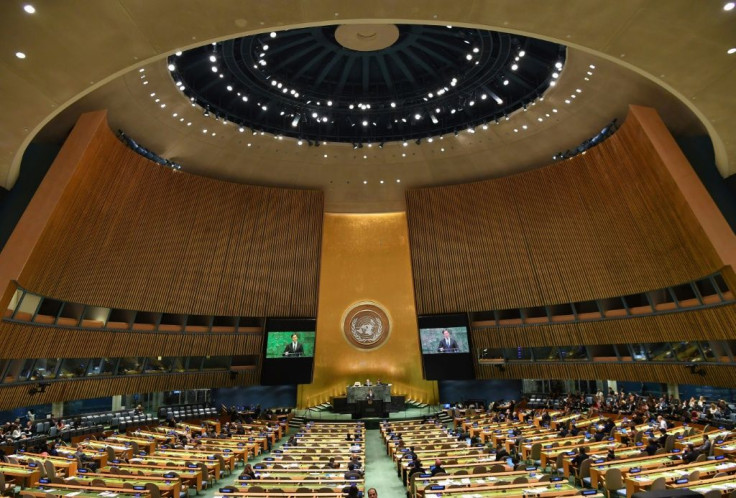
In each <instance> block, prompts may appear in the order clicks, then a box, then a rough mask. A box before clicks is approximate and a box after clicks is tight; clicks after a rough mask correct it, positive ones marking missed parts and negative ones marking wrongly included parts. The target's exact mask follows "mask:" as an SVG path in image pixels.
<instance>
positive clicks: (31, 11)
mask: <svg viewBox="0 0 736 498" xmlns="http://www.w3.org/2000/svg"><path fill="white" fill-rule="evenodd" d="M731 3H732V4H733V2H731ZM724 8H725V7H724ZM23 10H25V11H26V12H27V13H29V14H35V13H36V7H34V6H33V5H31V4H30V3H27V4H25V5H24V6H23ZM726 10H730V9H726Z"/></svg>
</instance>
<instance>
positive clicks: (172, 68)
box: [168, 64, 176, 71]
mask: <svg viewBox="0 0 736 498" xmlns="http://www.w3.org/2000/svg"><path fill="white" fill-rule="evenodd" d="M168 68H169V71H173V70H174V69H176V66H175V65H173V64H169V65H168Z"/></svg>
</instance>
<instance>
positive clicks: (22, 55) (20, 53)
mask: <svg viewBox="0 0 736 498" xmlns="http://www.w3.org/2000/svg"><path fill="white" fill-rule="evenodd" d="M15 56H16V57H17V58H19V59H25V58H26V54H24V53H23V52H16V53H15Z"/></svg>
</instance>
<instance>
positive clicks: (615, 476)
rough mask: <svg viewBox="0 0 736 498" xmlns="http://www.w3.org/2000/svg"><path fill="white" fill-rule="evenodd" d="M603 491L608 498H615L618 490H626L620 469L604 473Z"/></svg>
mask: <svg viewBox="0 0 736 498" xmlns="http://www.w3.org/2000/svg"><path fill="white" fill-rule="evenodd" d="M603 489H604V490H605V491H606V496H608V498H611V497H614V496H616V492H617V491H618V490H619V489H623V490H626V485H625V484H624V480H623V478H622V477H621V469H608V470H607V471H606V475H605V480H604V482H603Z"/></svg>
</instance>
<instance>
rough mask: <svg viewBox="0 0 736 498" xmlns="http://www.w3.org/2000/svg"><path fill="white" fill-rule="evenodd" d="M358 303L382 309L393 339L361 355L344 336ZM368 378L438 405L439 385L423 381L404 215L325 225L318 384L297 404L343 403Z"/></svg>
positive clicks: (337, 219)
mask: <svg viewBox="0 0 736 498" xmlns="http://www.w3.org/2000/svg"><path fill="white" fill-rule="evenodd" d="M359 302H374V303H376V304H378V305H379V306H380V307H381V308H383V309H384V310H386V312H387V315H388V318H389V320H390V323H391V332H390V335H389V337H388V339H387V340H386V342H384V343H383V344H382V345H380V346H379V347H377V348H375V349H370V350H365V349H358V348H357V347H355V346H353V345H351V344H349V343H348V341H347V339H346V338H345V336H344V335H343V332H342V320H343V318H344V315H345V311H346V310H347V309H348V308H351V307H352V306H353V305H355V304H357V303H359ZM366 378H370V379H372V380H373V381H375V380H376V379H381V380H382V381H383V382H389V383H391V384H393V390H392V393H393V394H401V395H406V396H407V397H409V398H412V399H416V400H420V401H424V402H429V403H435V402H437V399H438V394H437V383H436V382H434V381H426V380H423V379H422V359H421V356H420V350H419V337H418V332H417V320H416V309H415V306H414V288H413V284H412V273H411V259H410V255H409V235H408V228H407V223H406V215H405V214H404V213H389V214H368V215H341V214H326V215H325V219H324V225H323V236H322V261H321V264H320V285H319V304H318V311H317V342H316V346H315V358H314V380H313V382H312V384H307V385H303V386H300V387H299V394H298V401H297V404H298V405H299V406H300V407H302V408H304V407H308V406H313V405H316V404H318V403H323V402H327V401H329V400H330V397H332V396H343V395H344V394H345V386H347V385H348V384H352V383H354V382H355V381H358V380H360V381H361V382H363V381H365V379H366Z"/></svg>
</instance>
